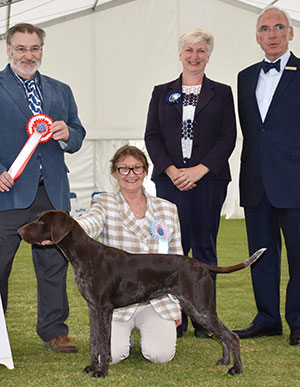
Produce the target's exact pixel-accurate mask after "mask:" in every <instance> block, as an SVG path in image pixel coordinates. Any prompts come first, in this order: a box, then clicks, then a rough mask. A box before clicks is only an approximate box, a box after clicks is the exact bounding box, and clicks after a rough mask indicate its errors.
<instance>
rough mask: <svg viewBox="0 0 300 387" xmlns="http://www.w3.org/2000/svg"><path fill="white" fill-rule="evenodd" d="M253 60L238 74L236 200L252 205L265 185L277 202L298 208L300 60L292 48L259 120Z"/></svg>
mask: <svg viewBox="0 0 300 387" xmlns="http://www.w3.org/2000/svg"><path fill="white" fill-rule="evenodd" d="M260 70H261V62H259V63H256V64H254V65H252V66H250V67H248V68H246V69H245V70H243V71H241V72H240V73H239V75H238V109H239V117H240V123H241V129H242V133H243V138H244V140H243V148H242V154H241V170H240V204H241V206H243V207H256V206H257V205H258V203H259V202H260V199H261V198H262V195H263V192H264V191H265V193H266V195H267V197H268V199H269V201H270V203H271V204H272V205H273V206H274V207H277V208H300V60H299V59H298V58H296V57H295V55H293V54H292V53H291V56H290V58H289V60H288V62H287V65H286V67H285V69H284V71H283V74H282V76H281V78H280V81H279V83H278V85H277V88H276V90H275V93H274V96H273V99H272V101H271V104H270V107H269V109H268V112H267V115H266V118H265V120H264V122H262V120H261V116H260V112H259V108H258V105H257V101H256V95H255V90H256V86H257V81H258V77H259V72H260Z"/></svg>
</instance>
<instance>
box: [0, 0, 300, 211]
mask: <svg viewBox="0 0 300 387" xmlns="http://www.w3.org/2000/svg"><path fill="white" fill-rule="evenodd" d="M256 18H257V9H256V8H254V7H250V6H248V7H239V6H237V5H236V2H234V1H232V0H228V1H225V0H223V1H222V0H210V1H207V0H163V1H162V0H135V1H129V2H126V1H124V2H121V3H120V5H119V6H115V7H111V8H109V7H107V8H106V9H104V10H103V11H99V12H95V13H93V14H89V15H85V16H82V17H79V18H77V19H71V20H66V21H65V22H63V23H58V24H55V25H50V26H48V27H47V28H46V32H47V36H46V41H45V48H44V57H43V64H42V67H41V72H42V73H44V74H47V75H49V76H53V77H54V78H57V79H60V80H62V81H63V82H66V83H68V84H69V85H70V86H71V88H72V90H73V92H74V95H75V99H76V101H77V104H78V108H79V115H80V118H81V120H82V122H83V124H84V126H85V128H86V130H87V137H86V140H85V142H84V145H83V147H82V149H81V150H80V151H79V152H78V153H76V154H73V155H67V157H66V160H67V164H68V166H69V169H70V183H71V190H72V191H74V192H76V193H77V201H78V202H84V203H86V202H87V201H89V199H90V196H91V194H92V192H95V191H107V190H111V189H112V186H111V179H110V176H109V170H108V165H109V160H110V158H111V157H112V155H113V153H114V151H115V150H116V149H117V148H118V147H119V146H121V145H123V144H124V143H127V142H131V143H136V144H138V145H139V146H140V147H141V148H143V147H144V144H143V135H144V128H145V123H146V116H147V109H148V104H149V100H150V98H151V92H152V90H153V87H154V85H156V84H159V83H164V82H167V81H169V80H171V79H175V78H177V77H178V75H179V74H180V72H181V63H180V61H179V59H178V50H177V40H178V37H179V35H180V34H181V33H182V32H184V31H185V30H187V29H189V28H192V27H200V28H203V29H205V30H208V31H210V32H211V33H212V34H213V35H214V37H215V48H214V52H213V53H212V56H211V58H210V61H209V63H208V65H207V68H206V74H207V76H208V77H210V78H212V79H214V80H217V81H219V82H223V83H226V84H229V85H230V86H231V87H232V90H233V93H234V98H235V101H236V77H237V73H238V72H239V71H240V70H241V69H242V68H244V67H246V66H248V65H250V64H252V63H254V62H256V61H258V60H261V59H262V57H263V53H262V52H261V50H260V48H259V46H258V45H257V43H256V41H255V23H256ZM24 21H26V20H24ZM299 39H300V31H299V28H298V27H295V38H294V41H293V42H291V49H293V47H297V45H298V46H299ZM0 50H2V51H1V52H2V55H1V56H0V65H1V67H4V66H5V65H6V63H7V58H6V55H5V50H6V49H5V42H4V41H1V42H0ZM294 51H295V54H297V49H295V50H294ZM298 54H299V53H298ZM241 143H242V139H241V133H240V130H239V132H238V139H237V144H236V148H235V151H234V153H233V155H232V156H231V158H230V164H231V171H232V177H233V181H232V182H231V184H230V185H229V189H228V195H227V199H226V202H225V204H224V208H223V213H224V214H225V215H226V216H227V217H241V216H243V211H242V209H241V208H240V207H239V196H238V174H239V158H240V151H241ZM253 184H255V182H253ZM148 188H149V190H151V191H153V185H152V184H151V182H147V189H148Z"/></svg>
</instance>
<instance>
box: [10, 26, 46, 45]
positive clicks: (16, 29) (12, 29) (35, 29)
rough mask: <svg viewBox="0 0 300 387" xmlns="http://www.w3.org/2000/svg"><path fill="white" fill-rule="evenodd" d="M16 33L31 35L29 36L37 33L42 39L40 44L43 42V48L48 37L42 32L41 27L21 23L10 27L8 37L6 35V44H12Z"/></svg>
mask: <svg viewBox="0 0 300 387" xmlns="http://www.w3.org/2000/svg"><path fill="white" fill-rule="evenodd" d="M16 32H21V33H23V34H24V33H26V32H27V33H29V34H33V33H36V34H37V36H38V37H39V38H40V42H41V46H43V45H44V38H45V36H46V32H45V31H44V30H42V29H41V28H40V27H37V26H35V25H33V24H29V23H19V24H16V25H14V26H12V27H10V29H9V30H8V31H7V35H6V43H7V44H11V40H12V37H13V36H14V34H15V33H16Z"/></svg>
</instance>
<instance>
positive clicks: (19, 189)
mask: <svg viewBox="0 0 300 387" xmlns="http://www.w3.org/2000/svg"><path fill="white" fill-rule="evenodd" d="M41 88H42V94H43V113H44V114H47V115H48V116H50V117H51V118H52V119H53V120H54V121H58V120H63V121H65V122H66V124H67V125H68V128H69V132H70V137H69V140H68V144H67V147H66V148H65V149H64V150H62V149H61V147H60V145H59V143H58V141H55V140H53V139H52V140H50V141H49V142H47V143H43V144H39V145H38V146H37V148H36V150H35V151H34V153H33V155H32V157H31V159H30V160H29V162H28V164H27V166H26V167H25V169H24V171H23V173H22V175H21V176H20V177H19V178H18V179H17V180H16V182H15V184H14V186H13V187H12V188H11V189H10V191H9V192H0V210H1V211H2V210H11V209H18V208H27V207H29V206H30V205H31V204H32V202H33V200H34V198H35V196H36V192H37V188H38V183H39V175H40V159H41V160H42V165H43V177H44V183H45V188H46V190H47V193H48V196H49V199H50V201H51V203H52V205H53V206H54V208H56V209H62V210H65V211H69V210H70V199H69V193H70V189H69V182H68V178H67V172H68V168H67V166H66V165H65V162H64V152H69V153H73V152H76V151H77V150H79V149H80V147H81V144H82V141H83V139H84V136H85V130H84V128H83V126H82V125H81V122H80V120H79V118H78V115H77V107H76V103H75V100H74V97H73V94H72V91H71V89H70V87H69V86H68V85H66V84H64V83H62V82H59V81H57V80H55V79H52V78H50V77H47V76H44V75H41ZM0 107H1V108H0V174H1V173H2V172H3V171H5V170H8V169H9V168H10V166H11V164H12V163H13V161H14V160H15V158H16V157H17V155H18V154H19V152H20V150H21V149H22V148H23V146H24V144H25V143H26V141H27V139H28V136H27V133H26V124H27V122H28V120H29V118H30V117H31V116H32V113H31V111H30V110H29V107H28V102H27V100H26V97H25V95H23V93H22V90H20V88H19V85H18V83H17V82H16V80H15V78H14V76H13V75H12V73H11V71H10V69H9V65H7V66H6V68H5V69H4V70H3V71H1V72H0Z"/></svg>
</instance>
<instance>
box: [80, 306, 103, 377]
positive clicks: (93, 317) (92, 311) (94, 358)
mask: <svg viewBox="0 0 300 387" xmlns="http://www.w3.org/2000/svg"><path fill="white" fill-rule="evenodd" d="M88 308H89V316H90V357H91V364H89V365H87V366H86V367H85V368H84V370H83V371H84V372H86V373H89V372H95V371H96V370H97V368H98V347H99V337H98V336H99V327H100V321H99V317H98V312H97V306H95V305H94V304H93V305H91V304H88Z"/></svg>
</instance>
